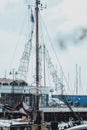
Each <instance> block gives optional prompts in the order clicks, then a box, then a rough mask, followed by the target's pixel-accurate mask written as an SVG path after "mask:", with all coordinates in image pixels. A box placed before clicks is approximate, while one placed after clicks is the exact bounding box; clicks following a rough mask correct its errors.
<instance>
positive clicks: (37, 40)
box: [35, 0, 40, 110]
mask: <svg viewBox="0 0 87 130" xmlns="http://www.w3.org/2000/svg"><path fill="white" fill-rule="evenodd" d="M39 4H40V0H36V8H35V14H36V96H35V107H36V110H38V109H39V96H38V89H39V22H38V13H39V7H38V5H39Z"/></svg>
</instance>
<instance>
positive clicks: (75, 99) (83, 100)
mask: <svg viewBox="0 0 87 130" xmlns="http://www.w3.org/2000/svg"><path fill="white" fill-rule="evenodd" d="M52 97H53V98H58V99H60V100H61V101H64V102H65V104H66V103H67V101H68V102H71V104H72V105H76V104H77V105H79V106H87V95H52Z"/></svg>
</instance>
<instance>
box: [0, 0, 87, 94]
mask: <svg viewBox="0 0 87 130" xmlns="http://www.w3.org/2000/svg"><path fill="white" fill-rule="evenodd" d="M42 2H43V3H44V4H47V9H46V10H44V11H42V12H41V16H42V18H43V20H44V23H45V25H46V27H47V30H48V32H49V35H50V38H51V41H52V43H53V46H54V49H55V52H56V54H57V56H58V59H59V61H60V64H61V66H62V68H63V71H64V74H65V76H66V78H67V79H68V73H69V75H70V76H69V82H70V83H71V84H70V86H74V85H75V74H76V64H78V66H80V67H81V77H82V78H81V82H82V86H83V87H84V88H83V89H84V90H83V91H84V92H87V89H86V86H87V0H54V1H53V0H42ZM27 4H33V5H34V0H33V1H32V0H0V77H5V75H7V76H9V72H10V70H12V68H15V70H17V69H18V66H19V63H20V58H21V56H22V53H23V49H24V45H25V44H26V41H27V40H26V39H27V36H28V34H27V33H28V29H27V27H28V9H27ZM48 49H49V48H48ZM49 51H50V49H49ZM52 58H53V55H52ZM57 65H58V64H57ZM55 66H56V65H55ZM73 91H74V89H73Z"/></svg>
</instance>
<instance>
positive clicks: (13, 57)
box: [9, 15, 27, 68]
mask: <svg viewBox="0 0 87 130" xmlns="http://www.w3.org/2000/svg"><path fill="white" fill-rule="evenodd" d="M26 16H27V15H25V17H24V20H23V23H22V26H21V31H20V32H19V37H18V40H17V43H16V46H15V49H14V53H13V56H12V59H11V62H10V65H9V68H11V67H12V65H13V62H14V59H15V54H16V51H17V47H18V44H19V41H20V36H21V34H22V32H23V28H24V24H25V19H26Z"/></svg>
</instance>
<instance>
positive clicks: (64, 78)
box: [40, 14, 71, 91]
mask: <svg viewBox="0 0 87 130" xmlns="http://www.w3.org/2000/svg"><path fill="white" fill-rule="evenodd" d="M40 16H41V14H40ZM41 18H42V17H41ZM42 22H43V25H44V27H45V30H46V32H47V35H48V38H49V41H50V43H51V47H52V49H53V51H54V54H55V57H56V59H57V62H58V64H59V67H60V69H61V71H62V73H63V76H64V79H65V81H66V84H67V86H69V85H68V82H67V79H66V77H65V75H64V72H63V69H62V66H61V64H60V61H59V59H58V56H57V54H56V52H55V49H54V47H53V44H52V41H51V38H50V36H49V33H48V30H47V27H46V25H45V23H44V21H43V19H42ZM69 89H70V88H69ZM70 91H71V90H70Z"/></svg>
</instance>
